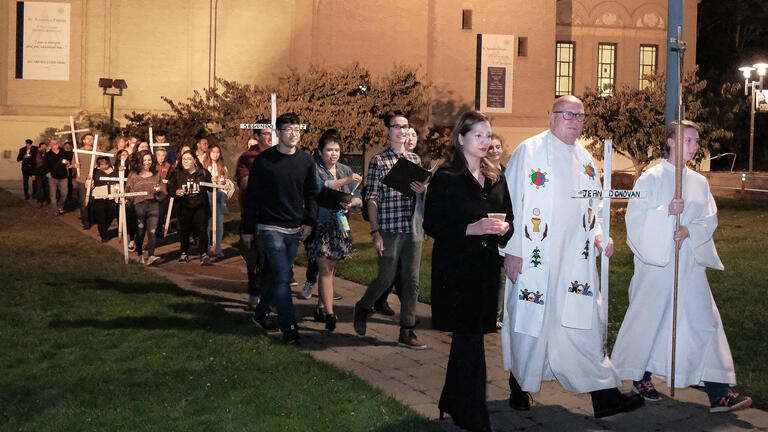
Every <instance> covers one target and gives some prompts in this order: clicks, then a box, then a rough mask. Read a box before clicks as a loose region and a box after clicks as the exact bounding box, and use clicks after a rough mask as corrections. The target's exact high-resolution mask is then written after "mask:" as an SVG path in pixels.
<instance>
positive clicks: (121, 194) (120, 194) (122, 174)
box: [101, 159, 148, 264]
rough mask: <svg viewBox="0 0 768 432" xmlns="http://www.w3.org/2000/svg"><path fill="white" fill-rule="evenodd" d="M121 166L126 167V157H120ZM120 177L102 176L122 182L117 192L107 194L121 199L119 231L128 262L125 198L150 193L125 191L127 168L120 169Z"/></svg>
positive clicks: (104, 178) (112, 197)
mask: <svg viewBox="0 0 768 432" xmlns="http://www.w3.org/2000/svg"><path fill="white" fill-rule="evenodd" d="M120 167H125V159H120ZM117 173H118V177H102V178H101V180H104V181H113V182H118V183H120V186H119V188H120V189H119V191H118V192H117V193H114V192H113V193H111V194H109V195H107V198H109V199H115V198H119V199H120V213H119V216H118V219H117V231H118V233H119V235H120V236H121V237H122V238H123V256H124V257H125V263H126V264H128V235H127V233H128V224H127V221H126V213H125V198H126V197H132V196H141V195H148V194H147V192H125V170H122V169H121V170H118V172H117Z"/></svg>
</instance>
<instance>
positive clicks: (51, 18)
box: [16, 1, 70, 81]
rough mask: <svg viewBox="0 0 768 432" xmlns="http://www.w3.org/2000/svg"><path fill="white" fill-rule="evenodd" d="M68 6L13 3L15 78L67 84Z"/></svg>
mask: <svg viewBox="0 0 768 432" xmlns="http://www.w3.org/2000/svg"><path fill="white" fill-rule="evenodd" d="M69 30H70V4H69V3H44V2H29V1H25V2H21V1H20V2H16V78H17V79H36V80H63V81H67V80H69V36H70V35H69Z"/></svg>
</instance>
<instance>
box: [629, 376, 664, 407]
mask: <svg viewBox="0 0 768 432" xmlns="http://www.w3.org/2000/svg"><path fill="white" fill-rule="evenodd" d="M632 391H633V392H635V393H637V394H639V395H640V396H642V397H643V399H645V400H647V401H650V402H656V401H660V400H661V394H660V393H659V392H658V391H656V387H654V385H653V382H652V381H651V380H648V381H635V382H634V385H633V386H632Z"/></svg>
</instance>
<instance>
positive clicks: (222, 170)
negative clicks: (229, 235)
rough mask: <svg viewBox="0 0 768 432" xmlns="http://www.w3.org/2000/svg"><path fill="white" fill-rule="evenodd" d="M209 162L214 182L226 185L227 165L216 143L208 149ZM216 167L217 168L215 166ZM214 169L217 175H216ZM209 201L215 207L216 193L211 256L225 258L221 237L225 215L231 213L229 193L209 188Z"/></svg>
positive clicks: (209, 229)
mask: <svg viewBox="0 0 768 432" xmlns="http://www.w3.org/2000/svg"><path fill="white" fill-rule="evenodd" d="M204 160H205V161H206V163H207V165H206V167H205V168H206V169H207V170H208V172H209V173H211V178H212V180H211V181H212V182H213V183H217V184H220V185H224V183H225V182H226V179H227V166H226V165H224V156H223V155H222V154H221V147H219V145H218V144H214V145H212V146H211V148H210V149H209V150H208V156H207V157H206V158H205V159H204ZM214 167H215V168H214ZM214 171H215V173H216V175H215V176H214ZM208 189H209V190H208V191H207V193H208V201H209V202H210V203H211V207H213V194H214V193H215V194H216V208H215V209H214V208H211V214H213V212H214V211H215V212H216V238H213V227H212V224H213V218H211V220H210V221H209V222H208V238H209V240H210V243H211V244H212V245H211V248H210V249H211V251H210V252H211V256H212V257H214V258H216V259H221V258H224V252H223V251H222V250H221V239H222V237H223V236H224V216H225V215H227V214H229V209H227V194H226V193H225V192H224V191H223V190H222V189H214V188H208Z"/></svg>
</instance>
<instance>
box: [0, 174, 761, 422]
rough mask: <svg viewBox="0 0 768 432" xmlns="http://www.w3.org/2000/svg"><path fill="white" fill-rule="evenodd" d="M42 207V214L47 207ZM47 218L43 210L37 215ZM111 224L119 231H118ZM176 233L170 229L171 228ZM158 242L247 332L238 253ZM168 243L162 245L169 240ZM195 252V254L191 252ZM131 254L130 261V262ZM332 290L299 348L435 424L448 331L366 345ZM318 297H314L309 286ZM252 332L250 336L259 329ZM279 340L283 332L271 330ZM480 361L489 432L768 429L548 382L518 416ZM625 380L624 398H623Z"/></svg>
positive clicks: (385, 335) (307, 320)
mask: <svg viewBox="0 0 768 432" xmlns="http://www.w3.org/2000/svg"><path fill="white" fill-rule="evenodd" d="M0 187H2V188H4V189H6V190H9V191H11V192H13V193H15V194H17V195H19V196H22V194H21V184H20V182H0ZM46 210H47V209H46ZM41 211H43V210H41ZM58 219H60V220H62V221H63V222H65V223H68V224H70V225H72V226H73V227H74V228H76V229H77V230H80V231H81V232H83V234H85V235H88V236H90V237H92V238H94V239H96V241H98V232H97V229H96V227H95V226H94V227H92V228H91V229H90V230H88V231H83V230H82V228H81V227H80V224H79V220H78V219H77V216H76V215H75V212H70V213H67V214H65V215H64V216H61V217H59V218H58ZM115 226H116V225H115ZM172 229H173V227H172ZM169 237H170V239H168V240H164V241H161V242H160V246H159V247H158V249H157V251H156V255H158V256H160V257H162V258H163V262H162V263H160V264H159V265H157V266H153V267H149V269H152V270H153V271H155V272H157V273H159V274H161V275H163V276H165V277H166V278H168V279H169V280H171V281H172V282H174V283H176V284H177V285H179V286H180V287H182V288H184V289H188V290H192V291H196V292H199V293H202V294H205V295H207V296H209V297H210V298H211V299H214V300H215V301H217V302H218V303H219V304H221V305H222V306H223V307H224V308H225V309H226V310H227V311H229V312H231V313H232V314H233V315H235V316H237V317H239V319H241V320H242V321H243V323H244V324H243V325H252V324H250V313H249V312H248V311H247V310H246V308H245V306H246V303H247V300H248V298H247V294H246V293H245V291H246V282H245V281H246V274H245V264H244V262H243V260H242V258H241V257H240V256H239V254H238V253H237V250H236V249H234V248H232V247H230V246H228V245H224V249H225V255H226V257H225V259H224V260H222V261H220V262H217V263H215V264H214V265H213V266H210V267H201V266H200V265H199V261H198V259H196V258H194V259H193V260H192V261H191V262H190V263H188V264H179V263H178V262H177V259H178V255H179V250H178V242H176V241H175V239H176V238H175V236H174V235H172V234H171V235H169ZM171 240H172V241H173V242H172V243H168V241H171ZM107 245H108V246H110V247H114V248H116V249H119V250H120V253H122V243H118V241H117V239H112V240H111V241H110V242H109V243H108V244H107ZM193 250H194V249H193ZM135 258H136V255H135V254H132V259H133V260H135ZM295 274H296V279H297V280H298V281H299V287H297V288H295V289H294V291H298V289H299V288H300V287H301V286H303V282H304V268H303V267H298V266H297V267H296V268H295ZM334 283H335V290H336V292H337V293H339V294H342V295H343V296H344V298H343V299H342V300H340V301H337V302H335V304H334V309H335V312H336V314H337V315H338V316H339V324H338V327H337V329H336V331H335V332H334V333H328V332H326V331H325V330H324V326H323V324H321V323H316V322H314V321H313V319H312V310H313V308H314V305H315V304H316V302H317V297H312V298H311V299H309V300H301V299H298V298H294V305H295V309H296V317H297V319H298V320H299V326H300V327H301V335H302V344H301V347H300V349H301V350H303V351H306V352H308V353H309V354H311V355H312V356H313V357H315V358H317V359H318V360H322V361H325V362H328V363H330V364H332V365H334V366H336V367H338V368H340V369H343V370H346V371H348V372H350V373H353V374H355V375H357V376H358V377H360V378H362V379H364V380H366V381H368V382H369V383H370V384H371V385H373V386H375V387H377V388H379V389H381V390H382V391H383V392H385V393H387V394H388V395H390V396H392V397H394V398H396V399H398V400H399V401H401V402H402V403H404V404H407V405H409V406H410V407H412V408H413V409H414V410H416V411H417V412H419V413H420V414H422V415H424V416H426V417H428V418H431V419H437V416H438V409H437V402H438V399H439V398H440V391H441V390H442V386H443V381H444V379H445V368H446V365H447V363H448V352H449V350H450V334H447V333H443V332H438V331H434V330H429V328H430V327H431V323H430V308H429V305H425V304H421V303H419V304H418V305H417V309H416V313H417V316H418V317H419V319H420V320H421V324H420V325H419V327H418V328H417V330H416V333H417V335H418V336H419V340H421V341H422V342H425V343H426V344H427V345H428V347H429V348H428V349H426V350H422V351H414V350H411V349H408V348H401V347H398V346H397V344H396V342H397V336H398V330H399V325H398V322H399V321H398V316H397V315H395V316H394V317H385V316H382V315H379V314H375V315H373V316H372V317H371V319H370V320H369V322H368V332H367V336H366V337H365V338H359V337H357V336H356V335H355V333H354V330H353V329H352V324H351V322H352V310H353V306H354V303H355V302H356V301H357V300H358V299H359V298H360V297H361V296H362V294H363V292H364V290H365V287H364V286H362V285H360V284H356V283H353V282H349V281H346V280H342V279H338V278H337V279H336V280H335V282H334ZM314 294H315V295H316V294H317V287H315V292H314ZM389 302H390V305H391V306H392V308H393V309H394V310H395V311H399V302H398V300H397V297H396V296H390V299H389ZM259 331H260V330H257V329H256V328H255V326H254V333H257V332H259ZM274 334H275V335H279V333H274ZM485 344H486V362H487V364H488V374H487V375H488V406H489V410H490V413H491V423H492V425H493V428H494V430H495V431H498V432H502V431H517V430H526V431H534V430H553V431H560V430H579V431H582V430H583V431H590V430H621V431H625V430H629V431H661V430H664V431H667V430H673V431H678V430H679V431H693V430H697V431H698V430H702V431H703V430H707V431H730V430H763V431H768V413H767V412H765V411H762V410H757V409H748V410H745V411H740V412H736V413H733V414H730V413H729V414H709V411H708V407H709V404H708V401H707V396H706V394H705V393H704V392H703V390H697V389H693V388H688V389H678V390H677V391H676V399H674V400H673V399H670V398H669V397H665V398H664V399H663V400H662V401H660V402H656V403H647V404H646V406H645V407H644V408H641V409H639V410H637V411H635V412H632V413H627V414H619V415H616V416H613V417H609V418H607V419H599V420H598V419H595V418H593V417H592V404H591V399H590V398H589V396H588V395H581V394H576V393H572V392H569V391H566V390H564V389H563V388H562V387H561V386H560V384H558V383H557V382H546V383H544V384H543V385H542V389H541V391H540V392H539V393H536V394H533V398H534V404H533V407H532V408H531V410H530V411H527V412H518V411H513V410H512V409H510V408H509V407H508V405H507V403H506V398H507V397H508V396H509V391H508V388H507V378H508V372H506V371H504V370H503V366H502V361H501V338H500V337H499V335H498V334H491V335H487V336H486V338H485ZM629 384H630V383H629V382H626V383H625V388H624V390H625V391H629ZM656 384H657V388H658V390H659V391H660V392H661V393H663V394H664V395H665V396H667V395H668V394H669V392H668V388H667V387H666V385H664V384H663V383H660V382H658V381H657V383H656ZM436 421H438V422H439V423H440V425H441V426H442V427H443V429H444V430H446V431H459V430H461V429H459V428H457V427H455V426H454V425H453V423H452V422H451V420H450V419H449V418H446V419H445V420H442V421H440V420H436Z"/></svg>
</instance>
